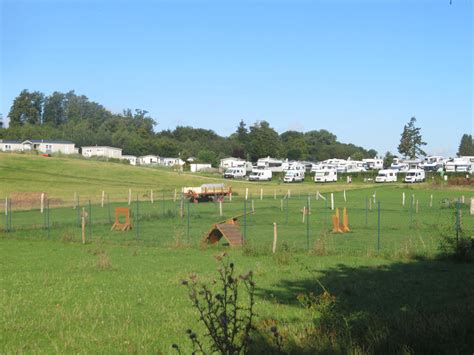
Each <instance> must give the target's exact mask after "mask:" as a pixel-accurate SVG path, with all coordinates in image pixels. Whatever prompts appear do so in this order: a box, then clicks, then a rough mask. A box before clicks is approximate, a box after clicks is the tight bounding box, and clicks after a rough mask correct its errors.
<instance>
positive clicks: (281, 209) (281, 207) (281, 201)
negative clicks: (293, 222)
mask: <svg viewBox="0 0 474 355" xmlns="http://www.w3.org/2000/svg"><path fill="white" fill-rule="evenodd" d="M280 211H282V212H283V199H281V200H280Z"/></svg>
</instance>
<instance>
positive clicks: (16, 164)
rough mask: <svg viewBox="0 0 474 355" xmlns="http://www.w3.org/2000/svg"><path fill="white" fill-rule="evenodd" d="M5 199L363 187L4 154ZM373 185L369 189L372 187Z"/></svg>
mask: <svg viewBox="0 0 474 355" xmlns="http://www.w3.org/2000/svg"><path fill="white" fill-rule="evenodd" d="M0 181H1V184H0V196H5V195H7V194H9V193H12V192H18V191H22V192H47V193H48V194H49V196H50V197H55V198H62V199H71V198H72V196H73V195H74V192H77V193H78V194H79V195H80V196H81V197H83V198H86V199H91V200H93V201H94V200H95V201H97V200H98V199H99V198H100V195H101V193H102V190H105V191H106V193H108V194H110V195H111V196H113V197H115V198H114V200H116V199H123V200H124V199H126V198H127V195H128V189H129V188H132V191H133V193H134V194H135V193H140V194H144V193H145V192H147V191H149V190H150V189H154V190H155V191H156V190H162V189H166V190H168V191H172V190H174V189H175V188H178V189H179V188H181V187H183V186H199V185H201V184H204V183H213V182H225V183H227V184H229V185H231V186H232V188H233V190H234V191H236V192H238V193H239V192H240V193H242V192H243V191H244V188H245V187H249V188H250V190H251V192H252V191H253V194H254V195H257V194H259V193H260V188H263V189H264V193H265V194H267V195H268V194H273V192H274V190H276V191H277V193H278V192H283V191H286V190H287V189H288V188H291V190H292V191H293V192H297V191H305V192H307V191H314V192H315V191H316V190H320V191H328V190H334V191H337V190H342V189H344V188H346V189H350V188H357V187H361V186H360V185H359V186H357V185H355V184H354V185H351V186H348V185H344V184H337V185H335V184H327V185H316V184H315V183H313V182H311V181H308V182H305V183H303V184H292V185H288V186H287V185H283V184H279V183H278V182H276V181H273V182H265V183H249V182H245V181H235V180H234V181H229V180H224V179H221V178H219V177H217V176H216V177H209V176H203V175H198V174H191V173H177V172H174V171H171V170H167V169H153V168H146V167H137V166H129V165H122V164H117V163H108V162H100V161H90V160H83V159H73V158H68V157H51V158H46V157H42V156H35V155H26V154H1V153H0ZM367 186H370V185H364V187H367Z"/></svg>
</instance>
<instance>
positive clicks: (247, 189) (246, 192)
mask: <svg viewBox="0 0 474 355" xmlns="http://www.w3.org/2000/svg"><path fill="white" fill-rule="evenodd" d="M248 199H249V188H248V187H246V188H245V201H247V200H248Z"/></svg>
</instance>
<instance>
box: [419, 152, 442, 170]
mask: <svg viewBox="0 0 474 355" xmlns="http://www.w3.org/2000/svg"><path fill="white" fill-rule="evenodd" d="M421 167H422V168H423V169H424V170H425V171H441V170H443V169H444V158H443V157H442V156H440V155H431V156H428V157H426V158H425V160H424V161H423V162H422V163H421Z"/></svg>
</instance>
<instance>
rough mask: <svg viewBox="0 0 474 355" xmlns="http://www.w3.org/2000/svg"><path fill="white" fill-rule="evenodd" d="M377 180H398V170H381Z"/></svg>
mask: <svg viewBox="0 0 474 355" xmlns="http://www.w3.org/2000/svg"><path fill="white" fill-rule="evenodd" d="M375 182H397V172H396V171H395V170H393V169H388V170H380V171H379V173H378V175H377V177H376V178H375Z"/></svg>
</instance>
